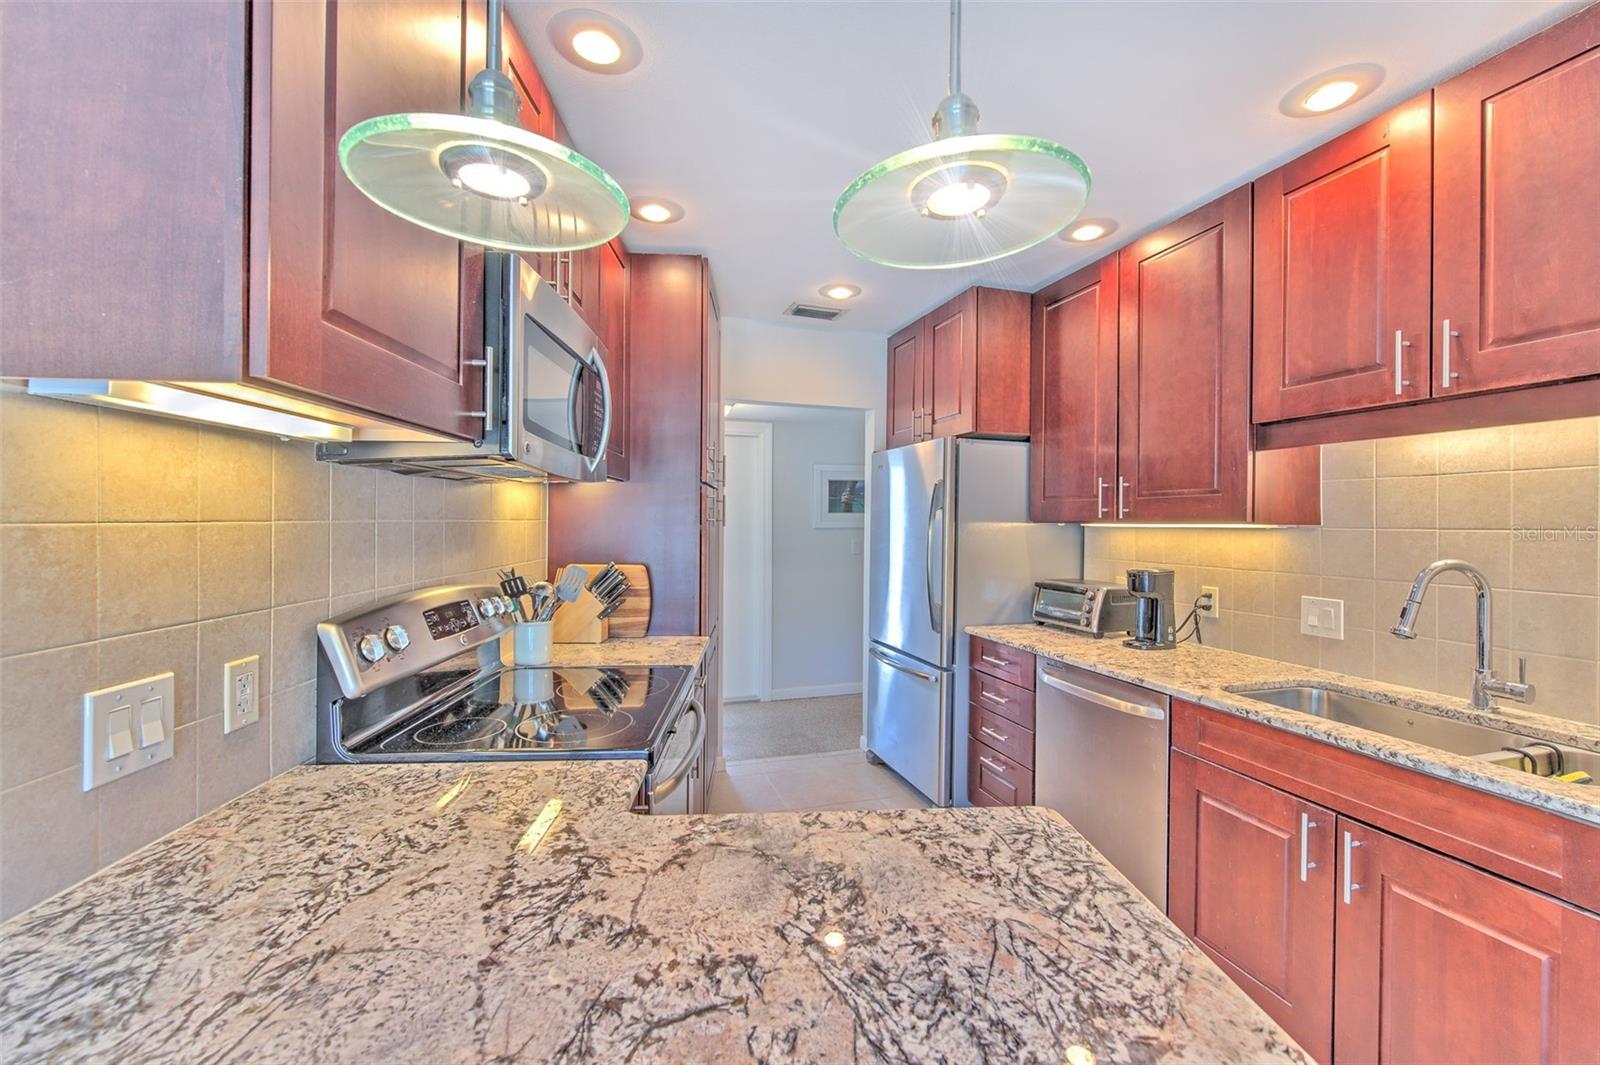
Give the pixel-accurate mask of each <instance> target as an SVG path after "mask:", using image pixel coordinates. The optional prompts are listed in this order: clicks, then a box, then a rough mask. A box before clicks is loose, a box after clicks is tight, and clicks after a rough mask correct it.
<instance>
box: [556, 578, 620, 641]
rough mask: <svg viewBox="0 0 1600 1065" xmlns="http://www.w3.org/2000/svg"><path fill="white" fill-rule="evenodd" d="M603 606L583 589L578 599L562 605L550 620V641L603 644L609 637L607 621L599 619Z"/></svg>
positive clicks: (609, 627)
mask: <svg viewBox="0 0 1600 1065" xmlns="http://www.w3.org/2000/svg"><path fill="white" fill-rule="evenodd" d="M604 609H605V606H604V605H603V604H602V603H601V602H600V600H598V599H596V598H595V597H594V593H593V592H591V591H589V589H587V588H585V589H583V591H581V592H579V593H578V598H576V599H574V600H573V601H572V602H570V603H562V604H561V607H560V609H558V610H557V611H556V614H555V617H553V618H551V619H550V620H551V628H550V639H551V641H552V642H554V643H605V641H606V637H607V636H608V635H610V631H611V623H610V620H609V619H606V618H601V617H600V616H599V614H600V611H602V610H604Z"/></svg>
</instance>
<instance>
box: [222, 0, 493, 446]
mask: <svg viewBox="0 0 1600 1065" xmlns="http://www.w3.org/2000/svg"><path fill="white" fill-rule="evenodd" d="M256 12H257V13H256V19H257V29H258V31H259V32H258V33H257V34H256V44H257V46H258V47H260V48H265V49H266V50H267V55H266V56H265V57H264V58H265V60H266V63H265V65H266V67H267V69H266V70H265V71H264V73H265V75H266V77H265V78H264V79H258V81H257V83H256V84H257V87H258V90H259V89H261V87H262V85H263V81H264V82H265V84H266V86H268V87H269V88H268V89H267V91H268V93H269V96H268V97H266V98H267V99H269V104H268V106H266V107H264V108H261V109H260V110H259V111H257V113H256V115H255V116H254V120H255V121H256V122H257V123H260V124H265V125H266V126H267V128H268V130H269V134H268V143H270V150H269V151H267V152H264V153H261V154H260V155H259V156H258V157H257V158H256V159H255V160H253V163H252V165H255V164H256V163H260V164H261V166H262V167H264V168H265V169H266V170H267V174H266V175H265V180H263V176H264V175H262V174H261V173H260V172H259V171H258V172H257V173H256V175H255V185H256V188H257V189H258V190H264V192H265V196H264V201H263V200H262V199H261V198H260V197H261V192H260V191H258V194H257V195H258V200H257V207H256V208H255V211H254V212H253V217H252V219H251V222H252V227H253V228H255V227H260V226H264V227H265V230H266V239H265V240H264V241H259V242H258V241H256V240H253V241H252V244H253V245H254V246H255V247H257V248H264V249H265V255H264V257H263V258H264V259H265V261H264V262H262V261H260V260H259V259H258V260H257V261H256V262H255V263H253V265H252V270H253V271H254V270H256V269H259V270H260V274H259V276H260V277H261V278H262V279H265V278H268V277H270V278H271V285H270V289H269V286H268V285H267V283H266V282H265V280H263V282H262V283H261V284H260V285H256V284H252V286H251V299H252V316H253V318H255V319H256V321H255V322H253V327H252V336H253V337H254V338H256V339H255V341H254V342H253V343H252V345H251V350H250V356H249V359H250V373H251V374H252V375H254V376H256V377H260V378H265V379H268V380H272V381H276V382H281V383H283V384H286V385H290V386H292V387H295V388H299V389H304V390H306V391H309V392H314V393H317V394H319V395H324V396H328V397H330V398H333V399H337V400H341V401H343V402H346V403H349V404H351V405H353V406H356V407H360V408H363V409H366V410H370V411H373V412H375V413H378V414H382V415H386V416H388V417H391V418H396V419H399V420H401V421H407V422H412V423H414V424H417V425H421V426H424V427H427V428H432V429H437V430H440V431H443V432H448V433H453V434H456V435H458V436H471V435H473V434H474V433H476V432H479V431H481V429H482V425H481V423H480V422H478V421H477V420H475V419H472V418H470V417H468V416H467V415H466V413H465V412H466V411H469V410H472V409H475V408H477V407H479V406H481V402H474V401H473V400H472V399H471V398H470V397H471V396H472V395H473V393H474V392H475V391H476V390H477V389H478V388H479V387H481V381H480V378H479V375H478V374H477V373H471V374H469V373H466V372H464V371H465V367H464V366H463V362H462V360H463V358H464V357H465V358H477V357H479V356H480V353H481V350H482V343H483V321H482V317H481V312H480V313H478V315H477V316H476V318H474V315H473V313H472V312H471V308H473V307H475V306H478V304H477V296H476V295H475V293H476V292H477V291H478V290H481V277H478V279H477V281H476V283H474V282H473V280H472V277H473V271H472V270H470V269H467V268H466V267H465V266H464V263H463V249H462V246H461V244H460V243H459V242H457V241H454V240H451V239H449V238H447V237H444V236H441V235H439V234H437V233H432V232H430V231H428V230H426V229H423V228H421V227H420V226H416V225H414V224H412V223H410V222H408V221H406V220H405V219H402V218H400V217H398V216H396V215H392V214H390V213H389V212H388V211H385V210H384V209H383V208H381V207H379V206H378V205H377V204H375V203H373V202H372V201H371V200H369V199H367V197H366V196H364V195H363V194H362V193H361V192H360V191H358V190H357V189H356V187H355V186H354V185H352V184H351V183H350V181H349V179H348V178H346V177H345V175H344V172H343V171H342V170H341V169H340V168H339V164H338V160H337V157H336V145H337V142H338V139H339V136H340V135H341V134H342V133H343V132H344V131H345V130H346V129H348V128H349V127H350V126H352V125H354V124H355V123H357V122H359V121H361V120H363V119H366V118H370V117H372V116H374V115H381V114H387V113H391V112H395V111H411V110H428V111H456V110H458V109H459V108H460V106H461V100H462V95H463V92H464V88H465V86H464V78H463V61H462V52H461V49H459V48H456V49H439V48H436V47H432V46H431V45H430V46H426V47H425V46H424V43H419V42H431V41H434V40H437V39H438V28H439V27H441V26H444V27H452V26H453V27H456V29H455V30H454V31H453V32H455V33H462V32H463V31H462V30H461V27H462V5H461V3H460V0H454V2H447V0H437V2H423V3H362V4H338V3H300V4H274V5H270V6H269V5H261V6H260V7H258V8H257V9H256ZM262 58H263V57H262V56H260V55H259V54H258V68H259V67H260V66H262V65H263V64H262V63H260V62H259V60H261V59H262ZM259 96H260V94H259V92H258V98H259ZM263 112H264V113H263ZM256 133H257V135H258V136H259V135H260V133H261V131H260V129H259V128H258V129H257V131H256ZM475 254H476V252H468V253H467V255H468V256H471V255H475ZM478 269H480V270H481V267H479V268H478ZM253 276H254V274H253ZM463 307H466V308H468V313H463ZM261 323H264V325H265V328H264V329H263V328H257V326H258V325H260V324H261Z"/></svg>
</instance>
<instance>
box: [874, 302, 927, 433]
mask: <svg viewBox="0 0 1600 1065" xmlns="http://www.w3.org/2000/svg"><path fill="white" fill-rule="evenodd" d="M925 333H926V330H925V329H924V321H923V320H922V319H918V320H917V321H915V322H912V323H911V324H910V325H908V326H906V327H905V328H904V329H902V330H900V332H898V333H896V334H895V335H894V336H892V337H890V338H889V396H888V402H887V408H888V425H887V426H886V429H885V440H884V447H899V446H901V445H902V444H914V443H916V442H917V441H918V440H921V439H922V408H923V402H922V343H923V339H924V336H925Z"/></svg>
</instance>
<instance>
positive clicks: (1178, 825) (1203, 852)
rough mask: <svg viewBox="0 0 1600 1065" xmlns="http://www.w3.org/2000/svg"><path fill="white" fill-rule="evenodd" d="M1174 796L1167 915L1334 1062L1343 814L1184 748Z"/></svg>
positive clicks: (1315, 1052) (1316, 1053) (1310, 1047)
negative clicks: (1337, 838) (1338, 827)
mask: <svg viewBox="0 0 1600 1065" xmlns="http://www.w3.org/2000/svg"><path fill="white" fill-rule="evenodd" d="M1170 795H1171V818H1170V823H1171V834H1170V839H1171V873H1170V881H1171V883H1170V890H1169V892H1168V901H1167V916H1169V917H1170V918H1172V921H1173V923H1174V924H1176V925H1177V926H1178V927H1179V928H1181V929H1183V931H1184V932H1185V933H1186V934H1187V935H1188V936H1189V937H1190V938H1191V939H1193V940H1194V941H1195V942H1196V943H1197V944H1198V945H1199V946H1200V949H1202V950H1204V951H1205V952H1206V953H1207V954H1208V955H1210V956H1211V959H1212V960H1213V961H1215V962H1216V963H1217V964H1218V965H1219V966H1221V967H1222V971H1223V972H1225V973H1227V974H1228V976H1229V977H1230V978H1232V980H1233V981H1234V983H1236V984H1238V985H1240V986H1241V987H1243V988H1244V989H1245V990H1246V991H1248V992H1249V993H1250V997H1251V998H1253V999H1255V1000H1256V1002H1258V1003H1260V1004H1261V1007H1262V1008H1263V1009H1265V1010H1266V1011H1267V1013H1268V1014H1270V1015H1271V1017H1272V1019H1273V1020H1275V1021H1277V1022H1278V1023H1279V1024H1281V1025H1283V1027H1284V1030H1285V1031H1287V1032H1288V1033H1289V1034H1290V1035H1292V1036H1294V1039H1295V1042H1297V1043H1299V1044H1300V1045H1301V1046H1302V1047H1304V1048H1305V1049H1306V1050H1307V1051H1308V1052H1310V1054H1311V1056H1312V1057H1314V1058H1316V1059H1317V1060H1318V1061H1331V1060H1332V1059H1333V1054H1332V1050H1333V970H1334V964H1333V962H1334V955H1333V951H1334V928H1333V922H1334V864H1335V863H1334V835H1335V815H1334V814H1333V812H1332V811H1330V810H1326V809H1324V808H1322V807H1320V806H1317V805H1314V804H1312V803H1309V802H1306V801H1305V800H1303V799H1298V798H1296V797H1294V796H1293V795H1290V794H1288V793H1287V792H1283V791H1279V790H1278V789H1277V788H1271V787H1268V786H1267V785H1265V784H1262V783H1259V782H1257V781H1254V780H1251V779H1250V778H1249V777H1244V776H1240V775H1239V774H1237V773H1230V772H1229V771H1228V770H1226V769H1222V768H1220V767H1218V766H1215V765H1212V764H1211V763H1210V762H1204V761H1201V760H1200V759H1198V758H1191V757H1190V756H1188V755H1186V754H1184V753H1182V752H1181V751H1174V752H1173V753H1172V779H1171V791H1170Z"/></svg>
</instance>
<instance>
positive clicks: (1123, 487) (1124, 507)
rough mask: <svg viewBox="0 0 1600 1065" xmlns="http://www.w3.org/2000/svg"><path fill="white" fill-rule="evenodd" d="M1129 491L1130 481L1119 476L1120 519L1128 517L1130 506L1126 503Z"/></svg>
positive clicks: (1118, 515)
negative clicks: (1125, 499)
mask: <svg viewBox="0 0 1600 1065" xmlns="http://www.w3.org/2000/svg"><path fill="white" fill-rule="evenodd" d="M1127 491H1128V479H1127V478H1126V477H1123V476H1121V475H1120V474H1119V475H1118V477H1117V517H1119V518H1126V517H1127V516H1128V504H1127V503H1126V502H1125V501H1124V498H1125V495H1126V493H1127Z"/></svg>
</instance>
